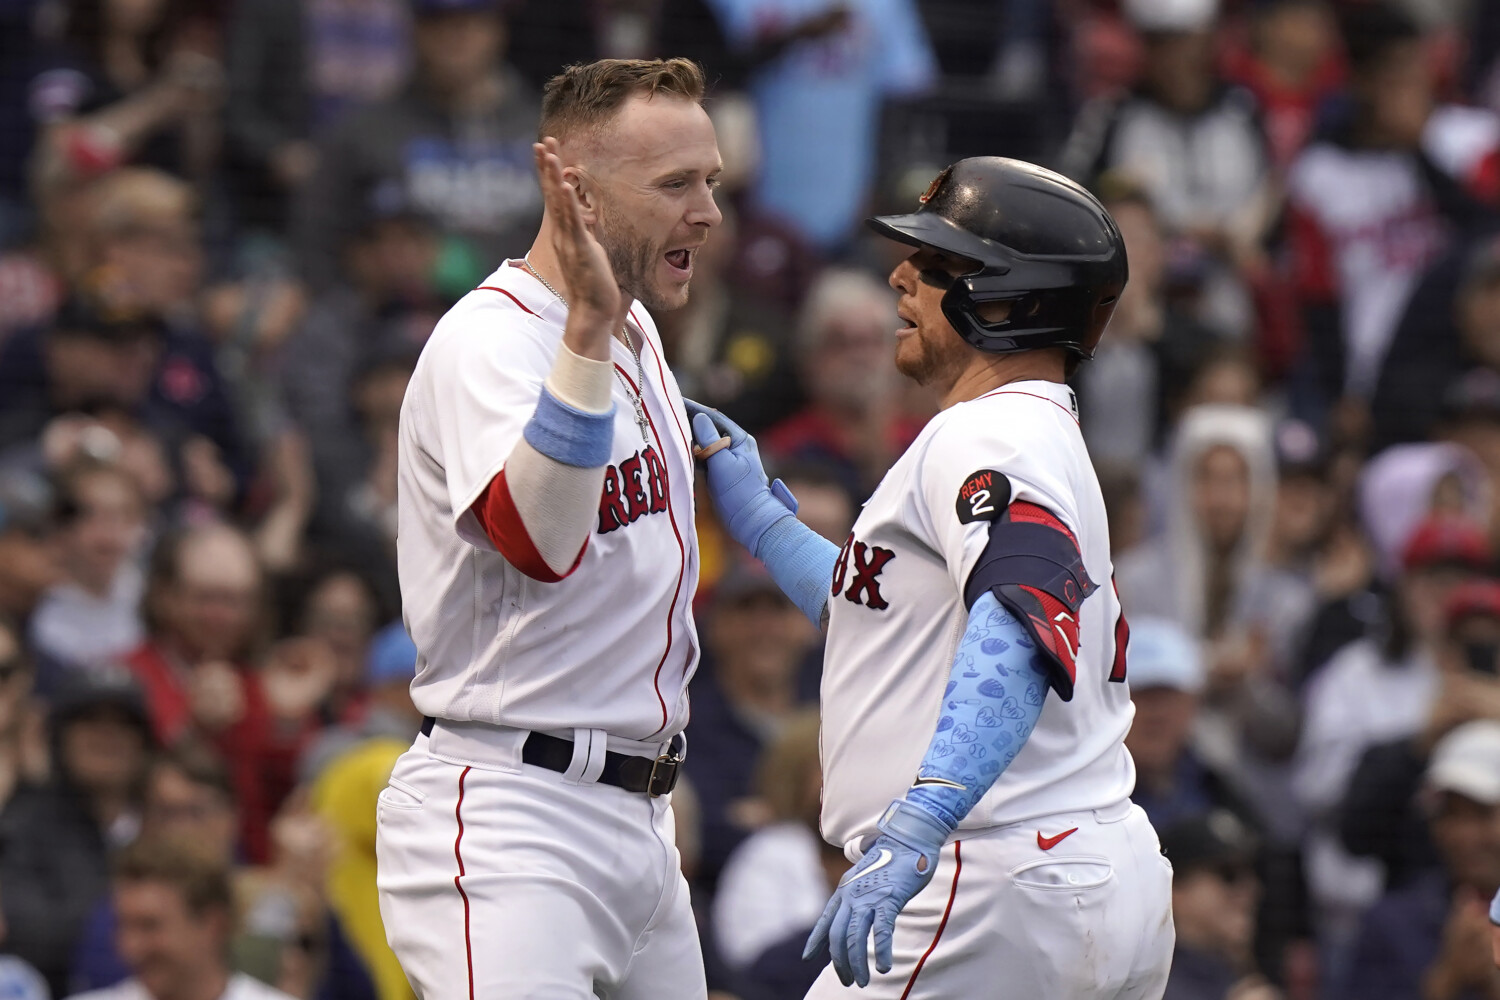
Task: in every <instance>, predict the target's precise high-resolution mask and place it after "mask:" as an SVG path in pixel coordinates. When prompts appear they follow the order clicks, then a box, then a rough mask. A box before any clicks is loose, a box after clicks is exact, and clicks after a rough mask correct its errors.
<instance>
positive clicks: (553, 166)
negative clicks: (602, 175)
mask: <svg viewBox="0 0 1500 1000" xmlns="http://www.w3.org/2000/svg"><path fill="white" fill-rule="evenodd" d="M531 148H532V151H533V152H534V153H535V155H536V173H537V178H538V179H539V180H540V181H541V185H542V199H543V200H544V201H545V202H546V205H547V216H548V218H549V219H551V220H552V251H553V253H554V254H556V255H557V263H558V266H559V267H561V268H562V272H563V281H564V282H565V283H566V285H567V295H568V299H569V301H568V307H569V309H570V310H584V311H587V312H589V313H592V314H594V318H598V319H601V320H609V321H610V322H611V323H613V321H614V320H615V318H616V317H620V316H622V315H623V313H624V310H625V309H626V308H629V302H628V301H624V302H622V300H623V299H625V296H624V294H623V293H621V291H620V286H619V284H618V283H617V282H616V281H615V274H614V270H613V269H612V268H611V267H610V266H609V255H608V254H606V253H605V252H604V247H603V246H601V245H600V243H599V241H598V240H597V239H595V238H594V234H593V233H591V232H589V227H588V223H587V222H585V220H584V207H583V200H582V199H581V198H580V197H579V195H578V189H577V188H575V187H574V186H573V185H571V184H569V183H568V182H567V180H566V178H564V177H563V163H562V157H561V156H560V155H559V153H558V145H557V140H556V139H554V138H552V137H551V136H548V137H547V138H545V139H543V140H542V141H541V142H538V143H533V144H532V147H531ZM613 332H614V327H613V326H610V327H608V328H607V329H606V333H607V334H609V335H612V334H613Z"/></svg>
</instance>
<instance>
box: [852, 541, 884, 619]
mask: <svg viewBox="0 0 1500 1000" xmlns="http://www.w3.org/2000/svg"><path fill="white" fill-rule="evenodd" d="M866 551H867V550H866V548H865V543H864V542H855V543H854V582H853V583H851V584H849V590H848V591H847V592H846V593H845V594H844V599H845V600H847V601H849V602H850V603H851V604H863V605H864V606H865V607H867V608H873V609H875V610H876V611H884V610H885V609H886V608H888V607H890V604H889V603H888V602H887V601H886V599H885V598H884V597H882V596H881V595H880V581H879V580H878V579H877V577H879V576H880V571H881V570H883V569H885V564H886V563H888V562H890V561H891V560H892V559H894V558H896V553H894V552H892V551H891V550H890V549H882V548H881V547H880V546H878V545H877V546H874V547H873V548H870V549H869V550H868V552H869V556H868V558H867V557H866V554H865V553H866ZM861 595H863V598H864V599H863V600H861V599H860V598H861Z"/></svg>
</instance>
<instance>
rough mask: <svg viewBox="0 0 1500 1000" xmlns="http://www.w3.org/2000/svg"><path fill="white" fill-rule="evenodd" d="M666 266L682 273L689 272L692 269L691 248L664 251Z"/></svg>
mask: <svg viewBox="0 0 1500 1000" xmlns="http://www.w3.org/2000/svg"><path fill="white" fill-rule="evenodd" d="M666 258H667V266H668V267H670V268H672V270H674V271H680V272H681V273H682V274H684V275H686V274H691V273H692V271H693V251H692V250H668V251H667V253H666Z"/></svg>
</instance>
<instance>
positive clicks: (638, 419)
mask: <svg viewBox="0 0 1500 1000" xmlns="http://www.w3.org/2000/svg"><path fill="white" fill-rule="evenodd" d="M522 262H523V263H525V265H526V270H528V271H530V272H531V276H532V277H533V278H535V279H536V280H537V281H540V282H541V283H542V287H543V288H545V289H547V291H549V292H551V293H552V294H553V295H555V296H557V301H559V302H561V303H562V304H563V305H564V306H566V305H567V304H568V300H567V299H565V298H563V296H562V292H559V291H558V290H557V289H555V288H553V287H552V285H551V283H550V282H548V281H547V279H546V278H544V277H542V276H541V274H539V273H538V272H537V269H536V268H534V267H532V266H531V254H529V253H528V254H527V255H526V256H525V257H524V258H522ZM620 332H621V333H622V334H624V340H625V346H626V347H628V348H630V356H631V357H633V358H635V377H636V384H637V385H639V386H640V388H639V389H637V390H633V391H632V389H631V388H630V380H629V379H627V378H626V377H625V373H624V372H622V371H620V369H619V368H615V370H614V371H615V379H616V380H617V381H618V382H619V383H620V388H622V389H624V390H625V398H626V399H628V400H630V405H631V407H632V408H634V410H635V425H636V426H637V427H639V428H640V429H641V440H642V441H645V442H646V443H647V444H650V443H651V439H650V438H649V437H647V436H646V432H647V429H648V426H649V422H648V421H647V419H646V400H645V398H644V395H643V394H644V393H645V391H646V366H645V365H644V364H642V363H641V352H640V351H638V350H636V348H635V339H634V338H633V337H631V336H630V331H629V330H628V329H626V328H624V327H621V328H620Z"/></svg>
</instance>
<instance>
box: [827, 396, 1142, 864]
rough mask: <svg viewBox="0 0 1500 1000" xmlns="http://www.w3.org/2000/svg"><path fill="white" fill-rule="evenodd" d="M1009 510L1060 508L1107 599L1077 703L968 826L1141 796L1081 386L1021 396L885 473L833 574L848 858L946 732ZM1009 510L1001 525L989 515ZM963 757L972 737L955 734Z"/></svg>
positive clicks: (1077, 685) (836, 732) (835, 706)
mask: <svg viewBox="0 0 1500 1000" xmlns="http://www.w3.org/2000/svg"><path fill="white" fill-rule="evenodd" d="M997 476H1004V477H1005V479H1006V480H1008V482H1009V499H1010V500H1012V501H1024V502H1028V503H1032V504H1036V505H1038V506H1041V507H1044V508H1046V509H1047V510H1048V511H1050V512H1051V513H1052V514H1054V515H1055V516H1056V517H1057V518H1059V519H1060V520H1061V521H1062V523H1063V524H1064V525H1065V526H1066V527H1067V528H1068V530H1069V531H1071V532H1072V533H1073V535H1074V537H1075V538H1076V539H1077V541H1078V545H1079V549H1080V551H1081V553H1082V556H1083V564H1084V567H1085V569H1086V570H1087V572H1088V575H1089V579H1091V580H1092V581H1093V582H1094V583H1095V584H1096V585H1097V586H1096V589H1095V590H1094V591H1093V593H1092V595H1091V596H1089V597H1088V598H1086V599H1085V600H1084V602H1083V605H1082V607H1081V608H1080V610H1079V648H1078V650H1077V657H1076V676H1075V679H1074V684H1073V697H1072V700H1071V701H1066V702H1065V701H1063V700H1062V698H1061V697H1059V696H1058V695H1057V693H1055V692H1053V693H1049V695H1048V697H1047V701H1046V703H1045V705H1044V706H1043V708H1042V715H1041V718H1040V720H1039V721H1038V722H1037V725H1036V729H1035V730H1034V731H1033V732H1032V734H1031V738H1030V739H1029V740H1028V741H1027V743H1026V745H1025V746H1024V747H1023V748H1022V749H1021V752H1020V753H1019V754H1018V755H1017V756H1016V758H1015V760H1014V761H1013V762H1012V763H1011V765H1010V767H1009V768H1008V769H1007V770H1006V771H1005V772H1004V773H1003V774H1002V775H1001V776H1000V778H999V780H998V781H996V782H995V785H994V787H992V788H991V789H990V791H989V792H988V793H987V794H986V795H985V796H984V798H982V799H980V801H979V802H978V804H977V805H976V806H975V807H974V809H973V810H972V811H971V812H970V813H969V815H968V816H967V817H965V819H964V821H963V822H962V823H960V824H959V828H960V830H963V829H975V828H986V827H993V826H1000V825H1004V824H1008V823H1016V822H1020V821H1022V820H1026V819H1030V818H1033V817H1038V816H1048V815H1053V814H1057V813H1067V812H1078V811H1084V810H1092V809H1101V808H1105V807H1110V806H1115V805H1117V804H1119V803H1120V802H1122V801H1124V800H1125V799H1127V798H1128V797H1129V795H1130V791H1131V789H1132V788H1133V787H1134V785H1135V767H1134V764H1133V763H1132V762H1131V759H1130V754H1129V753H1128V752H1127V751H1126V750H1125V743H1124V740H1125V733H1126V732H1127V731H1128V730H1129V728H1130V720H1131V718H1132V717H1133V716H1134V707H1133V706H1132V705H1131V702H1130V696H1129V692H1128V691H1127V690H1126V686H1125V684H1123V683H1112V680H1115V681H1123V680H1124V657H1123V651H1119V652H1120V653H1121V655H1120V656H1119V657H1118V659H1117V656H1116V653H1117V650H1116V641H1115V637H1116V629H1117V627H1118V623H1119V619H1120V602H1119V598H1118V597H1117V596H1116V594H1115V589H1114V586H1113V584H1112V582H1111V572H1112V569H1111V565H1110V557H1109V532H1108V528H1107V526H1106V522H1105V512H1104V499H1103V497H1102V496H1101V495H1100V492H1099V483H1098V480H1097V479H1096V478H1095V475H1094V469H1093V466H1092V465H1091V464H1090V462H1089V457H1088V453H1087V451H1086V450H1085V448H1084V443H1083V436H1082V434H1081V433H1080V432H1079V428H1078V417H1077V402H1076V401H1075V399H1074V397H1073V392H1072V390H1070V389H1069V388H1068V387H1067V386H1065V385H1061V384H1058V383H1054V382H1045V381H1028V382H1014V383H1011V384H1009V385H1006V386H1003V387H1002V388H1000V389H997V390H995V391H994V392H991V393H988V394H986V395H984V396H981V397H979V398H978V399H974V400H970V401H968V402H964V403H959V404H957V405H955V406H951V407H949V408H948V409H946V410H943V411H942V412H941V413H939V414H938V415H937V416H936V417H934V418H933V419H932V421H931V422H930V423H928V425H927V427H926V428H925V429H924V430H923V431H922V433H921V434H920V435H919V436H918V437H917V440H916V441H914V442H913V443H912V445H911V447H910V448H908V449H907V451H906V453H905V454H904V455H902V456H901V458H900V459H899V460H898V461H897V462H896V464H895V465H894V466H892V467H891V470H890V471H889V472H887V473H886V476H885V478H884V479H883V480H882V481H881V483H880V485H879V487H877V488H876V490H875V493H874V495H873V496H871V497H870V499H869V500H868V501H867V502H866V503H865V505H864V510H863V512H862V513H861V514H860V516H859V519H858V520H857V521H855V523H854V530H853V533H852V534H851V535H850V537H849V541H848V542H847V543H846V544H845V546H844V551H843V552H842V553H841V555H840V558H839V562H838V564H837V565H836V566H835V569H834V578H833V587H832V596H831V597H830V598H829V602H828V610H829V623H828V644H827V649H826V652H825V654H824V662H823V691H822V700H823V730H822V760H823V782H824V785H823V818H822V826H823V833H824V836H825V837H827V838H828V840H829V841H830V842H831V843H835V844H843V845H845V846H846V849H852V848H851V845H853V844H854V843H856V842H857V841H858V840H859V839H860V838H862V837H863V836H865V835H867V834H872V833H874V832H876V831H875V823H876V821H877V820H878V819H879V818H880V815H881V813H882V812H883V811H884V810H885V808H886V806H888V805H889V804H890V802H891V800H892V799H896V798H900V797H901V796H902V795H904V794H905V793H906V790H907V788H908V787H910V785H911V783H912V781H913V779H914V778H915V777H916V774H917V768H918V766H919V765H920V764H921V762H922V758H923V756H924V755H925V754H926V751H927V746H928V744H929V743H930V742H931V740H932V736H933V731H934V730H935V729H936V727H937V721H938V714H939V708H940V706H941V699H942V697H943V693H944V690H945V688H946V686H947V683H948V677H949V674H950V673H951V671H952V666H953V657H954V655H955V653H956V651H957V649H958V643H959V640H960V639H961V638H962V636H963V632H964V626H965V624H966V622H967V621H968V607H967V605H966V604H965V602H964V596H963V593H964V586H965V584H966V583H967V581H968V578H969V573H970V571H971V570H972V569H973V567H974V564H975V562H976V561H977V560H978V558H979V556H980V555H981V554H982V553H983V552H984V549H985V546H986V544H987V543H988V541H989V532H990V525H991V520H990V519H989V518H990V517H992V516H993V515H994V514H995V513H997V510H998V509H999V508H997V507H996V505H999V506H1000V507H1003V504H1004V502H1005V500H1006V497H1005V496H1004V490H1005V488H1006V487H1005V484H1004V483H1000V482H999V481H998V479H997V478H996V477H997ZM991 508H995V509H991ZM954 738H955V739H956V740H958V741H960V742H962V741H963V736H962V735H961V734H958V733H957V732H955V733H954Z"/></svg>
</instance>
